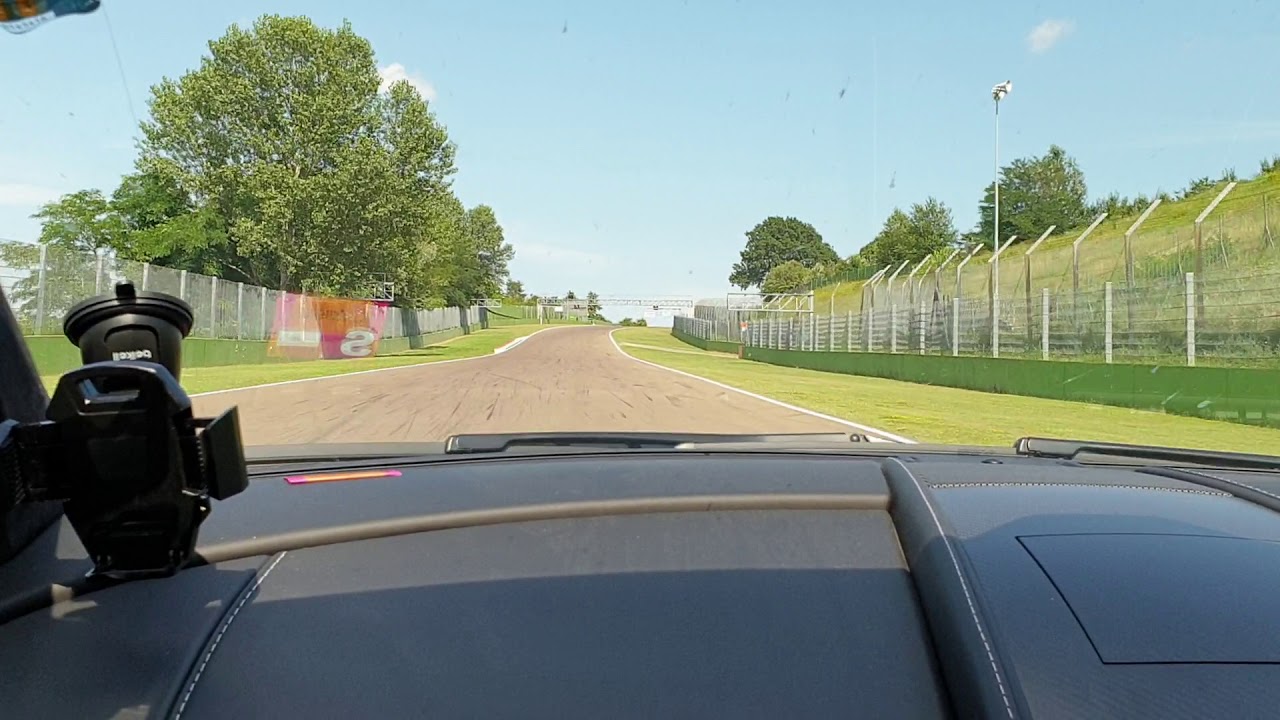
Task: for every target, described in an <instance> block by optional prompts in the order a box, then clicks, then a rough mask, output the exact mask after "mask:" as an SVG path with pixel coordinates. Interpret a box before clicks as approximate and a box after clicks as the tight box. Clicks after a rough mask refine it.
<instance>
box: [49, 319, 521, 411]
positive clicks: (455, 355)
mask: <svg viewBox="0 0 1280 720" xmlns="http://www.w3.org/2000/svg"><path fill="white" fill-rule="evenodd" d="M538 329H539V328H538V326H537V325H510V326H506V327H500V328H490V329H488V330H478V331H476V332H473V333H471V334H469V335H461V336H458V337H455V338H450V339H448V340H442V341H440V342H437V343H434V344H432V345H428V346H427V347H422V348H415V349H412V350H406V351H405V352H402V353H396V354H394V355H381V356H378V357H372V358H355V359H350V360H304V361H300V362H293V363H271V364H267V365H223V366H218V367H198V368H187V369H184V370H183V371H182V378H181V379H182V387H183V388H184V389H185V390H186V391H187V393H188V394H192V395H194V394H197V393H202V392H209V391H212V390H231V389H234V388H242V387H248V386H250V385H263V384H266V383H275V382H285V381H288V380H304V379H307V378H317V377H328V376H330V375H345V374H346V373H352V372H359V371H362V370H378V369H382V368H392V367H403V366H405V365H420V364H423V363H432V362H440V361H441V360H457V359H461V358H469V357H479V356H481V355H488V354H490V353H492V352H493V351H494V349H495V348H497V347H500V346H502V345H504V344H506V343H508V342H510V341H512V340H514V339H516V338H518V337H521V336H524V335H528V334H530V333H533V332H536V331H537V330H538ZM41 380H43V381H44V385H45V387H46V388H47V389H48V391H49V392H53V388H54V387H55V386H56V385H57V383H58V376H57V375H46V376H42V377H41Z"/></svg>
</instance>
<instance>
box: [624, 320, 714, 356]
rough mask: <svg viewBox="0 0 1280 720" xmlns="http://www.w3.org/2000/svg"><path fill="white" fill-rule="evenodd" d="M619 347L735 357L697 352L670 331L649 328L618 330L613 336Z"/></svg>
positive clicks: (705, 351)
mask: <svg viewBox="0 0 1280 720" xmlns="http://www.w3.org/2000/svg"><path fill="white" fill-rule="evenodd" d="M613 337H614V339H615V340H617V341H618V344H619V345H622V346H623V347H624V348H625V349H626V350H627V352H630V351H631V350H630V348H631V347H633V346H635V345H641V346H648V347H643V348H640V349H650V348H665V349H667V350H679V351H681V352H690V351H691V352H695V353H706V354H707V355H719V356H721V357H736V355H732V354H730V353H719V352H712V351H710V350H699V349H698V348H696V347H694V346H692V345H689V344H688V343H685V342H681V341H680V340H678V339H676V337H675V336H674V335H672V334H671V331H670V330H669V329H667V328H651V327H641V328H637V327H627V328H620V329H619V330H618V331H617V332H615V333H614V334H613Z"/></svg>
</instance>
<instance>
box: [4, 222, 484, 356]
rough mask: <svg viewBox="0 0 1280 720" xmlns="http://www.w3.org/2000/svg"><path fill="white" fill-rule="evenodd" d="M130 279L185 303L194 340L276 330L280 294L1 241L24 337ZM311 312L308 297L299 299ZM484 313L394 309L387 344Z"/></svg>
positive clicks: (51, 328) (470, 321)
mask: <svg viewBox="0 0 1280 720" xmlns="http://www.w3.org/2000/svg"><path fill="white" fill-rule="evenodd" d="M124 280H129V281H131V282H133V284H134V285H135V286H137V287H138V289H140V290H153V291H157V292H163V293H168V294H170V295H174V296H176V297H180V298H182V299H183V300H185V301H186V302H187V303H188V304H190V305H191V309H192V311H193V312H194V314H195V324H194V326H193V327H192V329H191V336H192V337H204V338H224V339H234V340H267V339H269V338H270V335H271V331H272V327H273V324H274V315H275V310H276V308H277V307H278V303H279V301H280V299H281V296H282V295H286V293H282V292H281V291H279V290H271V289H269V288H264V287H260V286H257V285H248V284H245V283H240V282H229V281H226V280H221V279H219V278H216V277H212V276H209V275H201V274H199V273H193V272H187V271H186V270H174V269H172V268H166V267H160V266H158V265H151V264H149V263H139V262H133V261H129V260H120V259H117V258H114V257H111V256H108V255H100V254H94V253H84V252H77V251H72V250H67V249H64V248H58V247H54V246H41V245H33V244H30V243H21V242H14V241H7V240H0V288H3V289H4V294H5V296H6V297H7V298H8V300H9V304H10V305H11V306H12V308H13V311H14V314H15V315H16V316H17V318H18V322H19V324H20V325H21V327H22V330H23V332H24V333H25V334H28V335H56V334H60V333H61V332H62V320H63V318H64V317H66V314H67V311H69V310H70V309H71V308H72V306H74V305H75V304H76V303H78V302H80V301H81V300H84V299H86V298H89V297H92V296H94V295H103V294H107V293H110V292H111V290H112V288H113V287H114V286H115V283H117V282H122V281H124ZM298 297H299V298H300V300H301V302H302V303H303V306H304V307H305V304H306V296H298ZM481 312H482V311H481V308H479V307H469V308H455V307H447V308H436V309H433V310H417V309H413V308H400V307H392V308H390V309H389V310H388V315H387V320H386V324H385V325H384V329H383V334H382V336H383V337H384V338H395V337H412V336H416V335H425V334H428V333H433V332H439V331H442V330H451V329H453V328H457V327H464V328H465V327H472V326H478V325H479V324H480V323H481Z"/></svg>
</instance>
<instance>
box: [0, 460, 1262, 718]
mask: <svg viewBox="0 0 1280 720" xmlns="http://www.w3.org/2000/svg"><path fill="white" fill-rule="evenodd" d="M339 470H341V469H340V468H335V467H329V468H324V469H321V470H314V469H313V470H308V469H307V468H306V467H304V466H294V467H286V466H275V467H268V468H266V469H260V470H259V471H258V474H257V475H256V476H255V477H254V479H253V482H252V483H251V484H250V487H249V489H248V490H247V491H245V492H244V493H242V494H241V495H239V496H236V497H235V498H233V499H231V500H229V501H226V502H224V503H222V504H221V505H220V506H219V508H218V511H217V512H215V513H214V514H213V515H212V516H211V517H210V519H209V520H208V521H207V522H206V523H205V525H204V527H203V528H202V531H201V544H200V553H201V555H202V556H203V558H204V560H205V564H204V565H203V566H201V567H196V568H192V569H188V570H185V571H183V572H181V573H179V574H178V575H176V576H174V577H171V578H164V579H154V580H144V581H135V582H129V583H122V584H117V585H110V586H105V587H100V588H96V589H94V591H93V592H85V593H81V594H79V595H78V596H70V595H68V594H65V593H64V594H62V595H59V594H57V592H56V589H57V588H59V587H66V586H69V585H72V584H74V583H75V582H77V580H78V579H79V578H81V577H82V576H83V574H84V573H85V572H86V571H87V570H89V569H90V568H91V567H92V564H91V563H90V562H89V561H88V560H87V559H86V558H85V556H84V551H83V549H82V548H80V546H79V542H78V540H77V539H76V536H75V534H74V533H73V532H72V530H71V528H70V527H69V526H68V525H67V524H66V523H65V520H60V521H57V522H55V523H54V524H52V525H51V526H49V527H48V528H47V529H46V530H45V531H44V532H43V533H42V534H41V535H40V536H38V538H37V539H36V540H35V541H34V542H33V543H32V544H31V545H29V546H28V547H27V548H25V549H24V550H23V551H22V552H21V553H19V554H18V555H17V556H16V557H15V558H13V559H12V560H10V561H9V562H8V563H6V564H4V565H2V566H0V609H2V608H5V607H8V608H9V610H10V611H9V612H7V613H0V616H3V617H4V618H5V619H6V620H7V621H6V622H4V623H3V624H0V664H3V667H5V669H6V671H5V673H4V674H3V675H2V676H0V707H3V708H4V714H5V715H6V716H10V717H23V718H37V717H69V718H97V717H173V718H179V717H181V718H212V717H219V718H221V717H236V716H266V717H272V716H274V717H282V716H290V717H292V716H307V715H311V716H324V717H329V716H362V717H363V716H369V717H375V716H425V715H430V716H436V717H441V716H443V717H556V718H562V717H618V718H622V717H670V718H682V717H708V716H714V717H736V718H741V717H769V718H775V717H824V718H825V717H835V716H857V717H893V718H940V717H982V718H1105V717H1123V718H1211V717H1224V718H1226V717H1229V718H1251V717H1258V718H1261V717H1274V715H1275V712H1276V710H1275V708H1277V707H1280V630H1278V629H1277V628H1280V625H1278V624H1277V623H1276V621H1275V618H1276V617H1277V612H1276V611H1277V609H1280V599H1278V598H1280V572H1277V569H1278V568H1280V516H1277V514H1276V512H1275V511H1274V510H1273V509H1271V508H1269V507H1266V506H1264V505H1263V504H1260V503H1257V502H1253V501H1251V500H1250V499H1249V498H1252V497H1259V496H1261V497H1268V496H1269V497H1271V498H1273V499H1274V500H1276V501H1280V492H1278V491H1280V480H1277V478H1276V476H1275V475H1274V474H1270V473H1265V472H1242V471H1232V472H1223V471H1209V470H1204V469H1200V470H1196V471H1177V470H1161V469H1152V468H1131V467H1118V466H1089V465H1082V464H1078V463H1075V462H1071V461H1065V460H1057V459H1045V458H1034V457H1013V456H1008V455H995V454H992V455H984V454H981V453H969V454H949V455H942V454H931V453H923V452H914V451H904V452H902V453H900V454H897V455H895V456H885V457H881V456H875V457H871V456H859V455H857V454H809V453H803V452H791V451H788V452H739V451H725V452H715V451H705V452H704V451H699V452H634V451H632V452H598V453H580V454H573V455H563V454H558V453H546V454H539V453H532V454H525V455H517V456H504V455H492V456H489V455H482V456H463V457H454V458H448V459H447V461H446V460H444V459H438V460H432V461H426V460H422V461H419V460H405V461H402V462H393V463H389V464H387V463H382V462H379V463H370V462H366V463H363V467H361V468H359V469H358V470H359V472H355V473H354V475H352V474H351V472H350V471H343V472H347V473H348V474H347V475H346V479H341V478H340V477H339V478H335V477H334V472H337V471H339ZM1210 479H1211V480H1212V482H1207V481H1208V480H1210ZM1236 487H1239V488H1240V490H1241V492H1239V493H1237V492H1234V491H1232V488H1236ZM50 588H53V590H50ZM48 592H54V595H53V598H54V599H53V600H52V601H50V602H46V603H44V606H42V607H40V608H39V609H36V610H32V611H28V612H15V611H13V610H12V609H13V608H14V607H18V605H15V603H16V602H17V599H19V598H27V599H28V600H29V598H30V597H32V595H33V593H34V594H37V595H38V594H40V593H48Z"/></svg>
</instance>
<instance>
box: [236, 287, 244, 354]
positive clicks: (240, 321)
mask: <svg viewBox="0 0 1280 720" xmlns="http://www.w3.org/2000/svg"><path fill="white" fill-rule="evenodd" d="M242 337H244V283H242V282H238V283H236V339H237V340H239V339H240V338H242Z"/></svg>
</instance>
